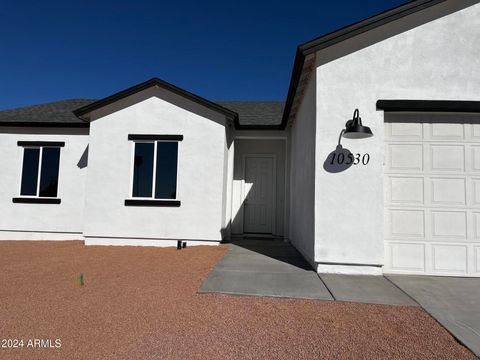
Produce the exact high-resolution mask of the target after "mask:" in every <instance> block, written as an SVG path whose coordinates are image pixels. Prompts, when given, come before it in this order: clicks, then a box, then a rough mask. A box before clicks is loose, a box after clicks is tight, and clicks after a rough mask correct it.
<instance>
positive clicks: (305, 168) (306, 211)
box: [289, 76, 321, 265]
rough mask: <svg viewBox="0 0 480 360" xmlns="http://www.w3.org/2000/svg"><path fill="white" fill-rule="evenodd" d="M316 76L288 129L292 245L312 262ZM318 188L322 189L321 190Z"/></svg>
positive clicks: (312, 79) (290, 235) (311, 81)
mask: <svg viewBox="0 0 480 360" xmlns="http://www.w3.org/2000/svg"><path fill="white" fill-rule="evenodd" d="M315 86H316V81H315V76H313V77H312V78H311V79H310V82H309V84H308V86H307V89H306V91H305V95H304V98H303V101H302V104H301V105H300V108H299V110H298V113H297V115H296V118H295V122H294V123H293V126H292V127H291V128H290V129H289V131H290V160H291V161H290V232H289V238H290V241H291V242H292V244H293V245H294V246H295V247H296V248H297V249H298V250H299V251H300V252H301V253H302V254H303V256H304V257H305V258H306V259H307V260H308V261H309V262H310V263H311V264H312V265H313V263H314V242H315V218H314V216H315V174H316V171H315V148H316V146H318V144H317V145H316V144H315V126H316V124H315V109H316V104H315V100H316V97H315V94H316V91H315ZM320 190H321V189H320Z"/></svg>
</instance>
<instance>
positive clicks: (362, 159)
mask: <svg viewBox="0 0 480 360" xmlns="http://www.w3.org/2000/svg"><path fill="white" fill-rule="evenodd" d="M369 162H370V154H369V153H366V154H363V155H362V154H352V153H348V154H347V155H345V154H344V153H338V154H337V153H333V156H332V160H331V161H330V164H331V165H334V164H335V163H337V164H338V165H343V164H345V165H350V164H352V163H353V165H358V164H360V163H362V164H363V165H367V164H368V163H369Z"/></svg>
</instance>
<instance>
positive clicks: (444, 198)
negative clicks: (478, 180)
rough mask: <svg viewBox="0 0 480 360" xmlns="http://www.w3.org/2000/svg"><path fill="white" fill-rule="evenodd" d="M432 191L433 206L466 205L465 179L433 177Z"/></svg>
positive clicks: (431, 182)
mask: <svg viewBox="0 0 480 360" xmlns="http://www.w3.org/2000/svg"><path fill="white" fill-rule="evenodd" d="M479 185H480V184H479ZM430 189H431V192H430V193H431V200H430V201H431V203H432V205H465V204H466V193H467V186H466V181H465V178H445V177H432V178H430ZM479 195H480V194H479Z"/></svg>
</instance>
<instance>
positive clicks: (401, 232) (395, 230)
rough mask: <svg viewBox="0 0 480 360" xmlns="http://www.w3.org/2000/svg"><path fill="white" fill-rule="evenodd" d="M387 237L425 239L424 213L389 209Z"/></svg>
mask: <svg viewBox="0 0 480 360" xmlns="http://www.w3.org/2000/svg"><path fill="white" fill-rule="evenodd" d="M389 218H390V219H389V220H390V221H389V223H390V225H391V226H390V227H389V230H390V233H389V235H390V236H389V237H409V238H411V237H416V238H424V237H425V213H424V211H422V210H409V209H390V210H389Z"/></svg>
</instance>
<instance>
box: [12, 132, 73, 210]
mask: <svg viewBox="0 0 480 360" xmlns="http://www.w3.org/2000/svg"><path fill="white" fill-rule="evenodd" d="M17 146H19V147H21V148H22V161H21V164H20V181H19V184H18V191H17V194H19V195H18V196H17V197H14V198H13V199H12V202H14V203H29V204H30V203H43V204H60V203H61V200H60V197H59V193H60V168H61V164H62V156H61V154H62V151H61V148H62V147H64V146H65V142H58V141H18V142H17ZM44 148H58V149H59V155H58V178H57V194H56V196H40V186H41V176H42V163H43V149H44ZM25 149H38V150H39V154H38V170H37V188H36V191H35V195H22V181H23V173H24V170H25V169H24V165H25V164H24V157H25Z"/></svg>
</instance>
